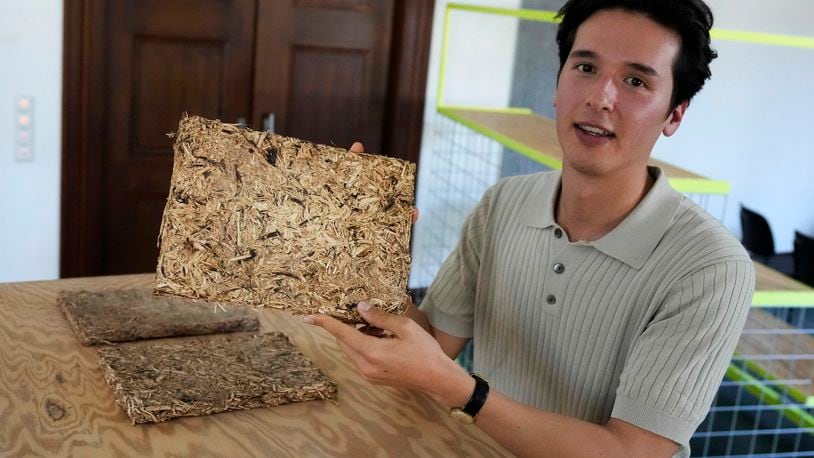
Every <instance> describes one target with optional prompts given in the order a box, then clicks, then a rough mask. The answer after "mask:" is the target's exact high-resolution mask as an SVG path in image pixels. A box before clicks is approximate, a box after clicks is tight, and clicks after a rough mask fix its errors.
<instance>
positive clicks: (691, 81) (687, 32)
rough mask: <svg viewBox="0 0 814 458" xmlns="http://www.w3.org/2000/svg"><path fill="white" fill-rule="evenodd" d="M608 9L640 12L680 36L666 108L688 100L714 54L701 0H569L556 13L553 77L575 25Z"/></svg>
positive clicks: (708, 13)
mask: <svg viewBox="0 0 814 458" xmlns="http://www.w3.org/2000/svg"><path fill="white" fill-rule="evenodd" d="M612 9H619V10H623V11H628V12H631V13H637V14H641V15H644V16H646V17H648V18H650V19H651V20H653V21H655V22H656V23H658V24H660V25H661V26H663V27H665V28H667V29H670V30H672V31H673V32H674V33H676V34H677V35H678V36H679V37H680V38H681V48H680V49H679V53H678V56H677V57H676V60H675V62H673V94H672V97H671V100H670V111H673V109H675V107H677V106H678V105H679V104H680V103H681V102H683V101H685V100H686V101H687V102H689V101H690V100H691V99H692V98H693V96H694V95H695V94H697V93H698V91H700V90H701V88H702V87H704V82H705V81H706V80H708V79H709V78H710V76H711V75H712V73H711V72H710V70H709V64H710V62H712V59H715V58H716V57H718V53H717V52H715V50H714V49H712V48H711V47H710V39H709V29H711V28H712V21H713V18H712V11H710V9H709V7H708V6H707V5H706V4H705V3H704V2H703V1H702V0H569V1H568V2H566V3H565V5H563V7H562V8H560V11H559V13H557V17H559V18H560V19H561V20H562V22H560V25H559V27H558V28H557V45H558V46H559V55H560V69H559V72H558V73H557V79H559V74H560V73H562V69H563V66H564V65H565V61H566V60H567V59H568V55H569V54H571V48H572V47H573V46H574V39H575V38H576V36H577V29H578V28H579V26H580V25H582V23H583V22H585V21H586V20H587V19H588V18H589V17H591V16H593V15H594V14H596V13H597V12H599V11H603V10H612Z"/></svg>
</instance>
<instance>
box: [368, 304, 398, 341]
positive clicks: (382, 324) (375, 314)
mask: <svg viewBox="0 0 814 458" xmlns="http://www.w3.org/2000/svg"><path fill="white" fill-rule="evenodd" d="M356 309H357V310H358V311H359V314H360V315H362V318H364V319H365V321H367V322H368V323H370V324H371V325H372V326H375V327H377V328H380V329H384V330H386V331H390V332H392V333H393V334H396V335H400V334H401V332H400V331H401V328H402V320H403V319H404V317H401V316H397V315H393V314H392V313H387V312H385V311H384V310H382V309H380V308H378V307H373V306H372V305H370V304H368V303H367V302H360V303H359V305H358V306H357V308H356Z"/></svg>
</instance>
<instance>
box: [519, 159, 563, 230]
mask: <svg viewBox="0 0 814 458" xmlns="http://www.w3.org/2000/svg"><path fill="white" fill-rule="evenodd" d="M540 175H541V177H544V179H542V180H537V182H536V183H535V184H534V187H532V188H531V192H530V193H529V195H528V197H527V198H526V204H525V208H524V210H523V215H525V216H524V218H525V223H526V225H528V226H532V227H542V228H546V227H550V226H553V225H554V223H555V221H554V210H555V209H556V208H557V196H558V195H559V194H560V186H561V184H562V171H561V170H554V171H551V172H543V173H541V174H540Z"/></svg>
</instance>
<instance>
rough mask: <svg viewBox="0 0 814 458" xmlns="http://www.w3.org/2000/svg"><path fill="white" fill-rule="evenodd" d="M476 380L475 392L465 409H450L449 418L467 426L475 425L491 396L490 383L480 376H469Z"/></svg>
mask: <svg viewBox="0 0 814 458" xmlns="http://www.w3.org/2000/svg"><path fill="white" fill-rule="evenodd" d="M469 375H471V376H472V378H473V379H475V391H473V392H472V396H471V397H470V398H469V401H467V403H466V405H465V406H463V407H453V408H451V409H449V416H450V417H452V418H454V419H456V420H458V421H460V422H461V423H463V424H465V425H471V424H472V423H475V419H476V418H478V412H480V409H481V407H483V404H484V403H485V402H486V398H487V397H488V396H489V383H488V382H487V381H486V380H484V379H482V378H481V377H480V376H479V375H478V374H469Z"/></svg>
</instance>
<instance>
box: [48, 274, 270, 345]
mask: <svg viewBox="0 0 814 458" xmlns="http://www.w3.org/2000/svg"><path fill="white" fill-rule="evenodd" d="M57 304H58V306H59V308H60V309H62V312H63V313H64V314H65V317H66V318H67V319H68V322H69V323H70V325H71V328H72V329H73V331H74V334H76V337H77V338H78V339H79V341H80V342H81V343H82V344H83V345H97V344H103V343H110V342H128V341H132V340H141V339H155V338H159V337H173V336H194V335H202V334H217V333H221V332H236V331H256V330H257V329H258V328H259V327H260V321H259V320H258V319H257V316H256V315H255V314H254V313H252V312H250V311H248V310H226V309H224V308H223V307H220V306H218V305H217V304H212V303H208V302H203V301H193V300H190V299H181V298H177V297H158V296H154V295H153V294H152V291H151V290H150V289H149V288H141V289H124V290H112V291H75V292H62V293H60V295H59V298H58V299H57Z"/></svg>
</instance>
